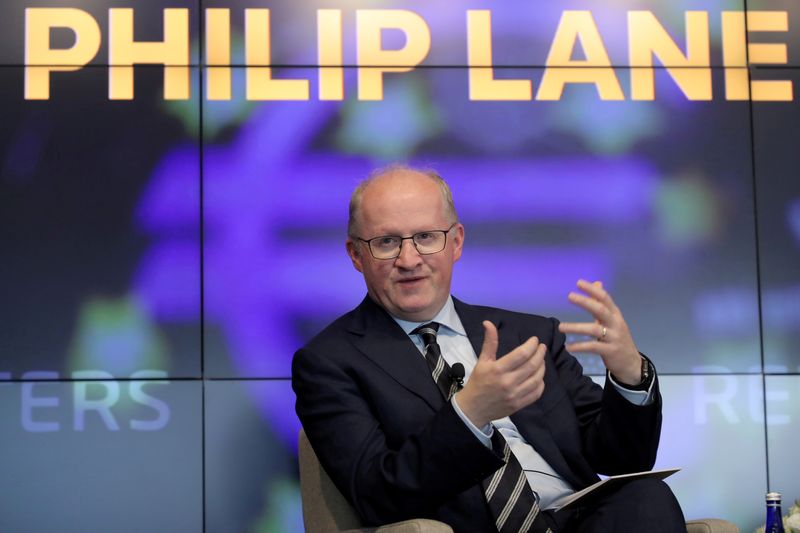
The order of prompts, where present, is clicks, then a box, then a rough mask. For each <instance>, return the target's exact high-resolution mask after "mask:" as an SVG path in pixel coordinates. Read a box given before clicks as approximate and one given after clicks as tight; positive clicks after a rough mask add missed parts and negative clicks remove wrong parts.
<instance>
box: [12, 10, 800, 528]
mask: <svg viewBox="0 0 800 533" xmlns="http://www.w3.org/2000/svg"><path fill="white" fill-rule="evenodd" d="M745 13H747V15H745ZM148 42H149V43H150V44H144V43H148ZM158 42H163V43H164V44H161V45H158V44H156V43H158ZM163 63H168V64H169V67H168V68H166V69H165V68H164V66H163ZM131 65H135V66H134V67H133V68H131ZM798 86H800V7H799V6H798V5H797V3H796V2H791V1H789V0H784V1H781V0H760V1H755V0H753V1H747V2H743V1H734V0H729V1H723V2H718V1H715V2H712V1H702V0H681V1H672V2H663V1H662V2H659V1H657V0H637V1H634V0H617V1H614V2H604V3H602V5H601V4H600V3H598V2H589V1H584V0H573V1H570V2H566V1H556V2H527V1H521V0H519V1H503V2H499V1H497V2H491V1H470V2H466V1H447V2H445V1H440V2H421V1H420V2H413V1H401V0H396V1H392V0H384V1H378V0H373V1H366V0H364V1H344V0H341V1H328V2H320V1H312V0H303V1H289V0H280V1H278V0H276V1H269V0H228V1H226V0H207V1H199V0H172V1H170V2H167V1H165V0H148V1H146V2H144V1H142V2H129V1H128V2H123V1H121V0H91V1H89V0H72V1H70V0H36V1H34V0H5V1H3V2H2V5H0V116H2V120H0V435H2V437H0V472H2V473H3V475H2V476H0V495H2V496H0V531H12V532H41V531H53V530H58V531H74V532H84V531H104V532H125V531H131V532H138V531H153V532H157V531H164V532H178V531H186V532H197V531H208V532H230V531H243V532H259V533H260V532H285V531H301V530H302V517H301V507H300V498H299V488H298V478H297V466H296V441H297V432H298V430H299V422H298V420H297V418H296V416H295V414H294V397H293V393H292V390H291V386H290V381H289V379H290V363H291V358H292V354H293V352H294V351H295V350H296V349H297V348H298V347H299V346H301V345H302V344H303V343H304V342H305V341H306V340H308V339H309V338H310V337H311V336H312V335H313V334H314V333H316V332H317V331H318V330H320V329H321V328H322V327H323V326H324V325H325V324H326V323H328V322H329V321H330V320H332V319H333V318H335V317H336V316H338V315H339V314H341V313H343V312H345V311H347V310H348V309H350V308H351V307H352V306H354V305H356V304H357V303H358V302H359V301H360V300H361V298H363V296H364V293H365V289H364V285H363V282H362V280H361V278H360V275H359V274H358V273H357V272H356V271H355V270H353V268H352V266H351V264H350V261H349V260H348V259H347V257H346V255H345V249H344V238H345V227H346V218H347V201H348V198H349V195H350V192H351V191H352V189H353V187H354V186H355V184H356V183H357V182H358V180H359V179H361V178H363V177H364V176H365V175H367V174H368V173H369V171H370V170H371V169H373V168H375V167H376V166H381V165H385V164H388V163H391V162H396V161H400V162H407V163H411V164H414V165H421V166H426V167H431V168H434V169H436V170H437V171H438V172H439V173H440V174H441V175H442V176H444V177H445V178H446V179H447V180H448V181H449V182H450V183H451V185H452V188H453V192H454V196H455V202H456V206H457V209H458V211H459V215H460V218H461V221H462V222H463V223H464V225H465V227H466V245H465V246H466V247H465V252H464V256H463V257H462V259H461V261H460V262H459V263H458V264H457V265H456V268H455V276H454V277H455V282H454V287H453V291H454V294H455V295H457V296H458V297H460V298H462V299H464V300H466V301H468V302H474V303H481V304H490V305H497V306H502V307H507V308H511V309H516V310H520V311H526V312H532V313H538V314H544V315H548V316H557V317H559V318H561V319H565V320H579V319H585V318H586V316H585V315H584V314H583V313H582V312H580V311H578V310H576V309H574V308H572V307H571V306H570V305H569V304H568V302H567V298H566V296H567V293H568V292H569V291H570V290H571V289H572V287H573V285H574V283H575V281H576V280H577V279H578V278H581V277H582V278H587V279H600V280H603V282H604V283H605V286H606V287H607V288H608V289H609V290H610V291H611V293H612V294H613V295H614V296H615V298H616V300H617V302H618V304H619V306H620V307H621V308H622V309H623V311H624V312H625V316H626V317H627V319H628V321H629V324H630V327H631V329H632V331H633V333H634V337H635V339H636V341H637V344H638V346H639V348H640V350H641V351H643V352H645V353H647V354H648V355H649V356H650V357H651V358H652V359H653V360H654V361H655V364H656V366H657V367H658V369H659V375H660V379H661V383H662V390H663V396H664V429H663V433H662V445H661V449H660V452H659V458H658V464H657V467H673V466H677V467H682V468H683V470H682V472H680V473H679V474H677V475H675V476H674V477H672V478H670V480H669V483H670V485H671V486H672V487H673V489H674V490H675V492H676V494H677V496H678V498H679V500H680V502H681V504H682V506H683V508H684V511H685V513H686V515H687V518H697V517H701V516H716V517H721V518H726V519H729V520H731V521H733V522H735V523H737V524H738V525H739V527H741V528H742V530H743V531H745V532H747V531H751V530H752V529H754V528H755V527H756V526H757V525H758V524H759V523H761V522H762V521H763V515H764V503H763V502H764V493H765V491H766V490H767V489H768V488H769V489H771V490H777V491H780V492H783V494H784V505H785V507H788V503H789V501H791V500H794V499H795V498H800V478H798V476H797V470H798V469H797V466H796V465H797V451H796V441H797V436H798V421H799V420H800V375H798V374H799V373H800V353H799V352H800V180H799V179H798V175H800V172H799V171H798V168H800V150H798V143H797V139H798V137H799V136H800V106H798V98H800V96H798V95H797V93H798ZM580 360H581V362H582V363H583V364H584V366H585V368H586V369H587V371H588V372H589V373H591V374H593V375H596V376H598V379H602V374H603V369H602V366H601V364H600V362H599V359H598V358H596V357H593V356H582V357H580Z"/></svg>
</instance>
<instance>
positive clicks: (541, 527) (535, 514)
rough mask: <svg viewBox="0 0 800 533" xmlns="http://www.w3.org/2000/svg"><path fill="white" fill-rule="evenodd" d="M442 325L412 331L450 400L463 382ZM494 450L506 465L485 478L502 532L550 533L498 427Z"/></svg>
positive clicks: (442, 389)
mask: <svg viewBox="0 0 800 533" xmlns="http://www.w3.org/2000/svg"><path fill="white" fill-rule="evenodd" d="M438 331H439V324H438V323H437V322H431V323H429V324H423V325H422V326H420V327H418V328H417V329H415V330H414V331H412V332H411V333H412V334H415V335H419V336H420V338H421V339H422V342H423V344H424V345H425V359H426V360H427V361H428V367H430V369H431V375H432V376H433V380H434V381H435V382H436V384H437V385H438V386H439V390H440V391H441V393H442V395H443V396H444V397H445V398H446V399H447V400H449V399H450V397H451V396H452V395H453V394H455V393H456V392H457V391H458V389H459V388H461V387H460V385H459V384H458V383H457V382H456V381H455V380H453V379H452V378H451V377H450V367H449V366H448V364H447V363H446V362H445V360H444V357H442V351H441V349H440V348H439V343H437V342H436V333H437V332H438ZM492 450H494V452H495V453H497V454H499V455H502V456H503V461H504V462H505V465H503V466H502V467H501V468H500V469H498V470H497V471H496V472H495V473H494V474H492V475H491V476H489V477H487V478H486V479H484V480H483V482H482V485H483V490H484V493H485V494H486V501H487V502H488V503H489V509H490V510H491V512H492V516H493V517H494V519H495V525H496V526H497V530H498V531H499V532H500V533H512V532H513V533H523V532H531V533H550V529H549V528H548V527H547V524H546V523H545V521H544V519H543V518H542V516H541V515H540V514H539V502H538V501H537V498H536V493H535V492H534V491H533V489H531V487H530V485H528V479H527V478H526V477H525V472H524V471H523V470H522V465H520V464H519V461H517V458H516V457H515V456H514V454H513V453H511V448H510V447H509V446H508V442H506V439H504V438H503V435H501V434H500V431H499V430H498V429H497V428H495V429H494V432H493V434H492Z"/></svg>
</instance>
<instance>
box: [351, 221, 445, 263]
mask: <svg viewBox="0 0 800 533" xmlns="http://www.w3.org/2000/svg"><path fill="white" fill-rule="evenodd" d="M457 224H458V222H453V223H452V224H450V227H449V228H447V229H429V230H425V231H418V232H417V233H415V234H414V235H412V236H410V237H403V236H400V235H378V236H377V237H373V238H371V239H362V238H361V237H356V238H357V239H358V240H359V241H361V242H363V243H366V245H367V248H368V249H369V254H370V255H371V256H372V257H373V258H374V259H377V260H378V261H389V260H390V259H397V258H398V257H400V254H401V253H402V251H403V241H407V240H411V243H412V244H413V245H414V249H415V250H416V251H417V253H418V254H419V255H433V254H438V253H439V252H441V251H442V250H444V249H445V248H447V234H448V233H450V230H452V229H453V228H454V227H456V225H457ZM424 233H441V234H443V235H444V244H442V248H441V250H436V251H435V252H422V251H420V249H419V246H418V245H417V241H415V240H414V237H416V236H417V235H422V234H424ZM386 237H396V238H399V239H400V246H398V247H397V255H394V256H392V257H376V256H375V252H373V251H372V241H374V240H377V239H385V238H386Z"/></svg>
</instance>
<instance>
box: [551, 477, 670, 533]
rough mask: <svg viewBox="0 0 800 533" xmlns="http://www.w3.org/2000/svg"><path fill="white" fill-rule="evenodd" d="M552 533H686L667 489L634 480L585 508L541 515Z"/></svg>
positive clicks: (651, 481) (661, 484)
mask: <svg viewBox="0 0 800 533" xmlns="http://www.w3.org/2000/svg"><path fill="white" fill-rule="evenodd" d="M544 517H545V521H547V522H548V524H549V525H550V528H551V529H552V530H553V532H554V533H631V532H637V533H639V532H641V533H686V522H685V519H684V517H683V512H682V511H681V508H680V505H678V501H677V500H676V499H675V495H674V494H672V490H670V488H669V486H668V485H667V484H666V483H664V482H663V481H660V480H655V479H638V480H634V481H631V482H630V483H627V484H625V485H623V486H622V487H620V488H619V489H617V490H616V491H615V492H612V493H611V494H609V495H607V496H605V497H603V498H601V499H600V500H598V501H597V502H593V503H592V504H591V505H589V506H586V507H579V508H577V509H575V510H572V509H570V510H566V511H560V512H555V513H554V512H553V511H545V513H544Z"/></svg>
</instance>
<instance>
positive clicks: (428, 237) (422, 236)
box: [416, 232, 436, 242]
mask: <svg viewBox="0 0 800 533" xmlns="http://www.w3.org/2000/svg"><path fill="white" fill-rule="evenodd" d="M434 238H436V234H435V233H430V232H425V233H417V239H416V240H417V242H429V241H432V240H433V239H434Z"/></svg>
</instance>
